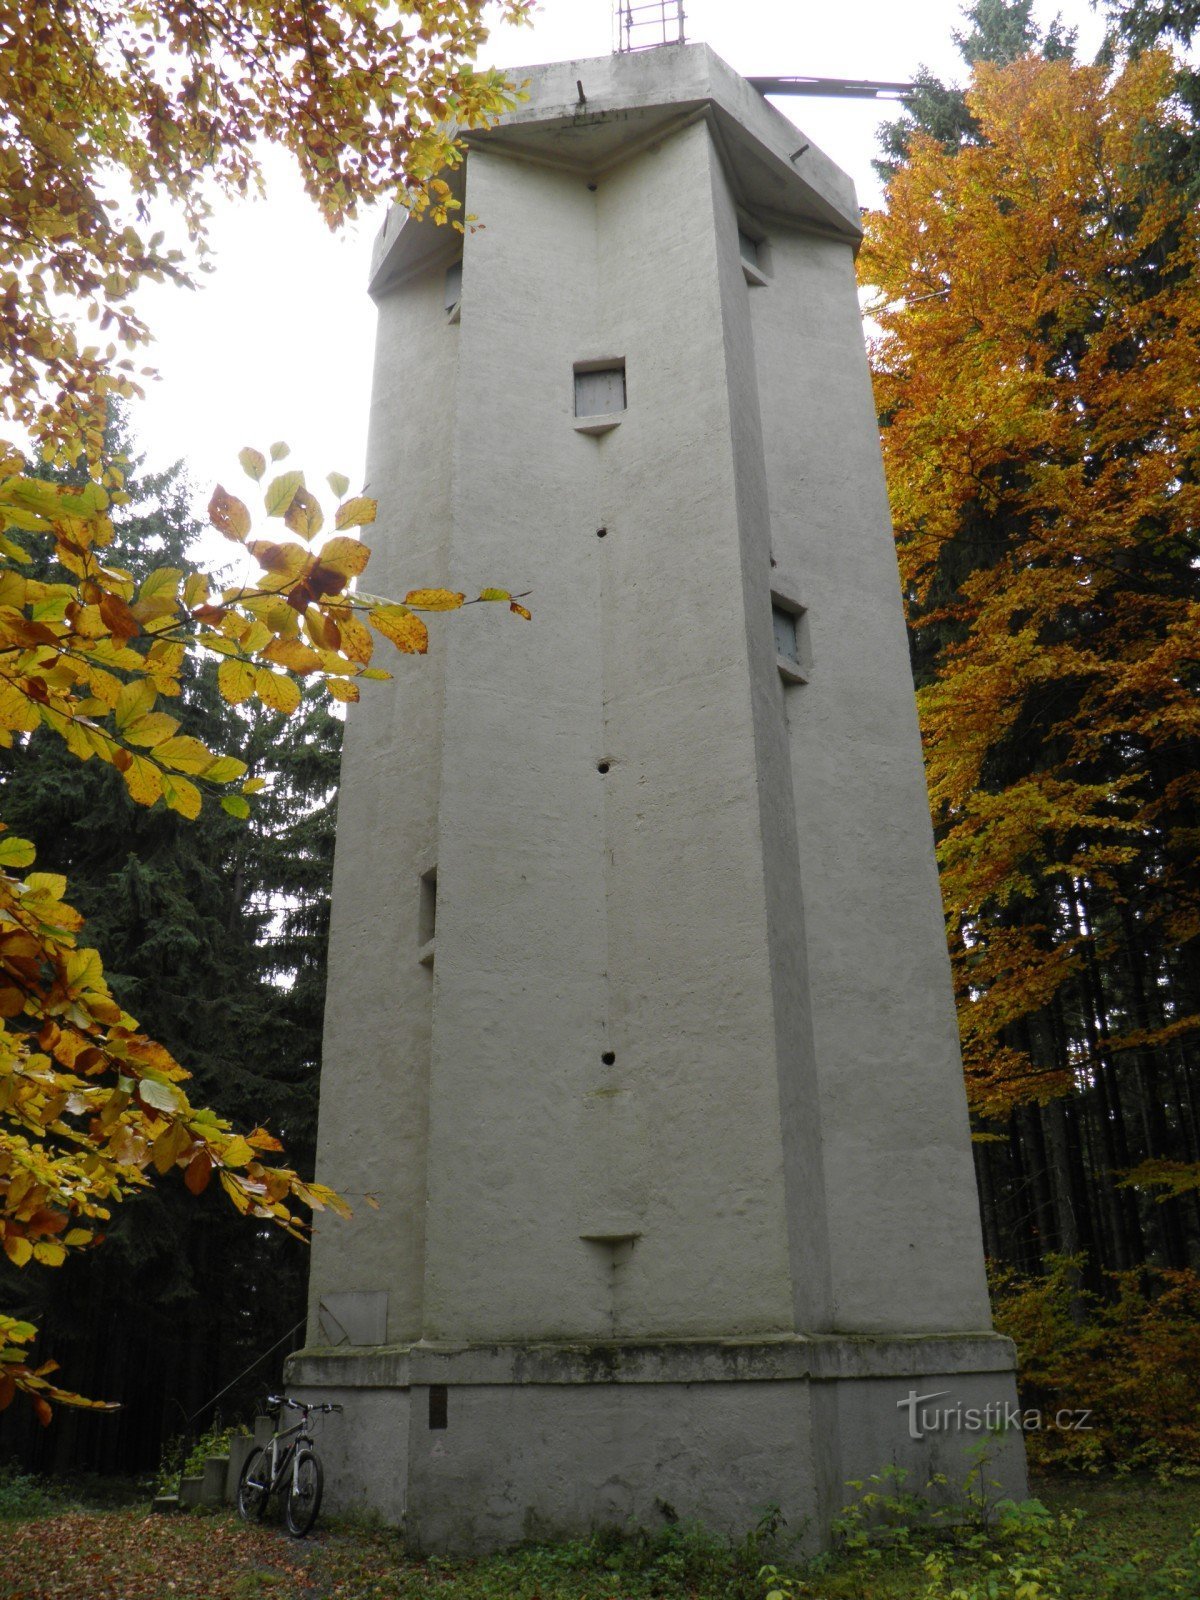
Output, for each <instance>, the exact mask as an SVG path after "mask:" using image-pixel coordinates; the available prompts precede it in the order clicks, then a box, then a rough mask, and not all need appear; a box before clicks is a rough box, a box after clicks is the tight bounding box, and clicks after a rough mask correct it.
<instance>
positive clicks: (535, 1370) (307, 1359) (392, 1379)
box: [286, 1333, 1015, 1389]
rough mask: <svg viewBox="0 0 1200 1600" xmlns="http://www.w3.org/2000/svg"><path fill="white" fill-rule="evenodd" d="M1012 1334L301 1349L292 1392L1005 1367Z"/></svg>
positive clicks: (933, 1373) (290, 1368)
mask: <svg viewBox="0 0 1200 1600" xmlns="http://www.w3.org/2000/svg"><path fill="white" fill-rule="evenodd" d="M1014 1362H1015V1352H1014V1348H1013V1343H1012V1340H1011V1339H1006V1338H1004V1337H1003V1336H1001V1335H1000V1334H995V1333H944V1334H911V1335H904V1336H895V1335H872V1334H809V1335H804V1334H780V1335H777V1336H775V1337H767V1338H759V1339H753V1338H747V1339H660V1340H645V1339H637V1340H634V1339H628V1340H625V1339H605V1340H596V1341H594V1342H588V1341H585V1340H562V1341H557V1340H538V1341H537V1342H529V1343H511V1344H503V1343H501V1344H458V1343H454V1344H451V1343H437V1342H428V1341H420V1342H418V1343H416V1344H406V1345H380V1346H373V1347H363V1346H350V1347H347V1346H339V1347H338V1348H336V1349H320V1348H313V1349H307V1350H300V1351H297V1353H296V1354H295V1355H293V1356H290V1357H289V1358H288V1363H287V1369H286V1379H287V1384H288V1387H289V1389H308V1388H313V1389H327V1388H350V1389H360V1388H361V1389H378V1388H409V1387H411V1386H413V1385H417V1386H423V1385H426V1384H431V1383H445V1384H511V1383H518V1384H520V1383H534V1384H577V1383H584V1384H594V1383H721V1382H726V1383H732V1382H741V1383H746V1382H778V1381H779V1380H788V1379H791V1380H803V1379H810V1380H813V1381H815V1382H822V1381H832V1380H836V1379H845V1378H913V1377H938V1376H949V1375H952V1374H962V1373H978V1372H1001V1373H1010V1372H1011V1371H1012V1369H1013V1365H1014Z"/></svg>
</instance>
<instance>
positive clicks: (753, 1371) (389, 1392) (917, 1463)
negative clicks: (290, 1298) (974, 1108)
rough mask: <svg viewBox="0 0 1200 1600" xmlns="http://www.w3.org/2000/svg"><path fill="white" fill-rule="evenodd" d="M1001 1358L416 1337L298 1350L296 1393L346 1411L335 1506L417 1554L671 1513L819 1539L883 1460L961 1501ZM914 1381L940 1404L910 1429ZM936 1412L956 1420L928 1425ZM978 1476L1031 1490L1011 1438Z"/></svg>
mask: <svg viewBox="0 0 1200 1600" xmlns="http://www.w3.org/2000/svg"><path fill="white" fill-rule="evenodd" d="M1012 1364H1013V1353H1012V1346H1011V1344H1010V1343H1009V1342H1008V1341H1007V1340H1006V1339H1002V1338H999V1337H997V1336H995V1335H981V1336H977V1337H974V1338H964V1337H961V1336H956V1337H950V1338H946V1339H930V1338H926V1339H920V1340H902V1339H871V1338H867V1339H838V1338H817V1339H805V1338H797V1337H792V1338H778V1339H769V1340H676V1341H664V1342H658V1343H646V1344H639V1343H635V1342H622V1343H611V1342H610V1343H597V1344H591V1345H588V1344H581V1343H542V1344H521V1345H468V1346H461V1347H457V1348H453V1347H449V1346H444V1347H438V1346H434V1345H413V1346H408V1347H401V1348H395V1349H388V1348H383V1349H378V1350H370V1351H367V1350H364V1351H357V1352H338V1351H327V1352H320V1351H308V1352H306V1353H304V1354H302V1355H300V1356H298V1357H296V1358H294V1359H293V1362H292V1365H291V1369H290V1387H291V1390H292V1392H294V1393H295V1394H296V1395H297V1396H301V1397H308V1396H310V1395H312V1396H315V1395H317V1394H320V1395H322V1396H328V1395H335V1396H336V1397H337V1399H338V1400H339V1401H340V1402H341V1403H342V1404H343V1406H344V1407H345V1412H344V1414H343V1416H342V1418H341V1419H340V1421H339V1423H338V1425H336V1426H334V1427H331V1428H329V1429H327V1430H326V1431H325V1433H324V1434H323V1436H322V1439H321V1444H320V1448H321V1454H322V1457H323V1458H324V1461H325V1464H326V1489H327V1495H328V1499H329V1504H330V1505H331V1507H333V1508H335V1509H339V1510H349V1509H352V1508H356V1507H357V1508H359V1509H361V1508H363V1506H364V1504H365V1505H366V1506H367V1507H369V1508H370V1509H371V1510H372V1511H374V1512H376V1513H377V1514H378V1515H380V1516H381V1517H383V1518H384V1519H385V1520H386V1521H388V1522H390V1523H393V1524H395V1525H397V1526H402V1527H403V1528H404V1530H405V1532H406V1534H407V1535H408V1537H409V1539H410V1540H411V1542H412V1544H413V1545H414V1546H415V1547H416V1548H418V1549H429V1550H438V1551H456V1552H466V1551H481V1550H494V1549H499V1548H503V1547H504V1546H506V1545H510V1544H514V1543H517V1542H519V1541H521V1540H527V1539H558V1538H570V1537H579V1536H583V1535H587V1534H589V1533H591V1532H594V1531H595V1530H597V1529H599V1528H608V1527H615V1528H621V1529H629V1528H634V1527H648V1528H653V1527H655V1526H661V1525H662V1524H663V1522H664V1520H666V1521H675V1520H676V1519H679V1520H682V1521H684V1522H692V1521H695V1522H700V1523H703V1524H704V1525H705V1526H707V1527H709V1528H711V1529H713V1530H714V1531H718V1532H723V1533H728V1534H731V1535H734V1536H738V1535H741V1534H745V1533H746V1532H748V1531H749V1530H751V1529H752V1528H753V1527H754V1526H755V1525H756V1524H757V1523H758V1521H759V1520H760V1518H761V1517H762V1516H763V1515H764V1513H765V1512H767V1511H768V1510H769V1509H770V1508H772V1507H775V1506H777V1507H778V1508H779V1510H780V1511H781V1512H782V1513H783V1516H784V1519H785V1522H784V1526H785V1527H786V1529H787V1534H788V1537H789V1538H797V1539H799V1540H800V1542H801V1545H802V1546H803V1547H805V1548H808V1549H810V1550H811V1549H815V1548H818V1547H819V1546H820V1545H821V1544H822V1542H823V1541H824V1538H825V1536H826V1535H827V1533H828V1524H829V1519H830V1517H831V1516H834V1515H836V1514H837V1512H838V1511H839V1510H840V1509H841V1508H842V1506H843V1504H844V1503H845V1502H846V1500H847V1498H848V1494H847V1491H846V1490H845V1487H844V1486H845V1483H846V1480H847V1479H851V1478H865V1477H867V1476H868V1475H869V1474H871V1473H872V1472H878V1471H879V1470H880V1468H881V1467H883V1466H888V1465H892V1466H896V1467H899V1468H901V1469H902V1470H903V1471H904V1472H905V1473H906V1478H905V1487H906V1488H907V1489H909V1490H914V1491H918V1492H919V1491H920V1490H921V1489H922V1488H923V1487H924V1486H925V1485H926V1483H928V1482H929V1481H930V1480H931V1479H934V1478H935V1477H936V1478H940V1477H944V1478H946V1479H947V1480H948V1483H947V1484H946V1485H945V1486H944V1487H941V1488H939V1489H938V1490H937V1491H935V1499H936V1500H939V1501H942V1502H945V1501H954V1500H957V1501H959V1502H961V1501H962V1499H963V1488H964V1481H965V1475H966V1472H967V1471H968V1470H969V1463H968V1458H967V1457H966V1455H965V1452H964V1446H970V1445H972V1444H978V1443H979V1441H980V1440H981V1439H982V1438H983V1437H984V1422H985V1413H986V1410H987V1408H988V1407H991V1408H992V1411H993V1415H995V1414H996V1412H997V1411H998V1410H1000V1409H1002V1408H1003V1406H1004V1404H1005V1402H1009V1401H1012V1400H1015V1395H1014V1393H1013V1388H1012V1382H1011V1370H1012ZM914 1384H915V1385H916V1386H917V1389H918V1390H919V1392H920V1394H921V1395H923V1396H926V1397H928V1396H929V1395H931V1394H936V1395H937V1396H938V1398H937V1400H936V1401H934V1400H930V1399H926V1401H925V1404H924V1405H923V1406H921V1407H920V1408H919V1410H918V1412H917V1415H916V1424H917V1426H916V1428H914V1427H913V1426H911V1425H910V1424H911V1422H912V1420H913V1407H912V1406H911V1404H910V1403H909V1399H910V1396H911V1395H912V1393H913V1388H914ZM934 1408H936V1410H937V1412H938V1415H939V1417H944V1418H946V1419H947V1420H946V1421H945V1422H944V1423H943V1424H942V1425H941V1426H938V1427H935V1428H934V1429H933V1430H932V1431H928V1432H925V1430H924V1429H922V1428H921V1426H920V1424H921V1419H922V1417H923V1416H926V1415H927V1414H928V1412H929V1411H931V1410H933V1409H934ZM976 1413H978V1414H979V1418H978V1421H977V1422H976V1423H975V1425H974V1426H972V1417H973V1416H974V1414H976ZM915 1432H922V1433H924V1437H920V1438H918V1437H914V1433H915ZM364 1460H369V1461H372V1462H373V1463H374V1470H373V1472H372V1473H371V1474H370V1475H369V1476H367V1477H365V1478H363V1477H361V1476H360V1472H359V1467H360V1464H361V1462H363V1461H364ZM988 1477H989V1479H993V1480H995V1481H996V1485H997V1486H996V1487H995V1488H994V1489H993V1490H992V1491H991V1492H992V1493H993V1494H994V1495H995V1496H997V1497H998V1496H999V1495H1002V1494H1013V1495H1015V1494H1020V1493H1022V1492H1023V1486H1024V1457H1023V1452H1022V1449H1021V1444H1020V1440H1019V1437H1017V1436H1013V1435H1008V1436H1003V1435H1001V1436H998V1437H996V1438H995V1439H994V1440H993V1441H992V1445H991V1447H990V1460H989V1467H988Z"/></svg>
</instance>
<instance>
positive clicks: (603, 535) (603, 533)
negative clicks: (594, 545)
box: [596, 528, 608, 539]
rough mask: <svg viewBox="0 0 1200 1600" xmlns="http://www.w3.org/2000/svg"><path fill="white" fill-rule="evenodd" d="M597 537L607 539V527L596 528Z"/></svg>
mask: <svg viewBox="0 0 1200 1600" xmlns="http://www.w3.org/2000/svg"><path fill="white" fill-rule="evenodd" d="M596 537H597V539H607V538H608V529H607V528H597V529H596Z"/></svg>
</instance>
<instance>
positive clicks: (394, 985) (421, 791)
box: [309, 235, 459, 1342]
mask: <svg viewBox="0 0 1200 1600" xmlns="http://www.w3.org/2000/svg"><path fill="white" fill-rule="evenodd" d="M446 246H447V248H448V249H449V250H451V251H453V250H454V248H455V247H454V243H453V240H452V238H451V237H450V236H449V235H448V236H447V240H446ZM443 277H444V266H443V265H438V266H436V267H435V268H433V269H432V270H428V271H426V272H425V273H423V274H422V275H421V276H420V277H419V278H417V279H416V280H414V281H411V282H409V283H407V284H405V285H404V286H403V288H402V289H401V290H399V291H395V292H393V293H391V294H389V295H387V296H386V297H385V298H384V299H383V300H382V302H381V304H380V307H379V328H378V335H377V344H376V355H375V380H374V390H373V396H374V398H373V404H372V411H371V435H370V441H369V446H368V460H367V473H366V481H367V486H368V489H369V492H370V493H371V494H373V495H374V496H376V497H377V498H378V501H379V516H378V521H377V522H376V523H375V524H374V525H373V526H371V527H370V528H367V529H365V530H364V533H365V541H366V543H367V544H369V545H370V546H371V550H372V556H371V562H370V565H369V566H368V568H367V573H366V575H365V577H364V579H363V586H364V587H365V588H367V589H369V590H370V591H371V592H373V593H382V594H388V595H399V596H401V597H402V596H403V595H404V593H405V592H406V591H407V590H408V589H409V588H411V587H413V586H415V585H416V584H422V585H425V584H436V583H440V582H442V581H444V580H445V579H446V577H447V575H448V567H447V560H448V549H449V543H450V503H451V473H450V462H451V458H450V454H449V451H448V449H447V448H446V442H447V441H448V440H449V439H450V438H451V436H452V432H453V426H454V396H455V380H456V372H457V363H458V338H459V330H458V328H457V327H455V326H453V325H450V324H448V323H447V321H446V315H445V312H444V309H443V305H442V299H443ZM417 374H419V378H418V377H417V376H416V375H417ZM450 626H454V623H453V622H451V624H450ZM445 630H446V623H445V621H443V620H439V619H436V618H435V619H431V629H430V632H431V647H430V653H429V655H428V656H426V657H423V658H422V657H414V656H400V655H398V653H397V652H396V651H395V650H394V649H392V647H391V646H390V645H389V644H387V643H385V642H383V641H379V642H377V644H376V658H377V664H380V665H384V666H386V667H388V668H389V669H390V670H392V671H393V672H394V673H395V678H394V681H393V682H391V683H388V684H367V685H365V686H364V688H365V693H364V694H363V697H362V700H361V701H360V702H359V703H358V704H357V705H354V706H351V707H350V708H349V714H348V717H347V725H346V739H345V749H344V754H343V757H342V783H341V791H340V796H339V801H338V843H337V852H336V857H335V862H334V884H333V922H332V928H331V933H330V947H329V989H328V996H327V1000H326V1014H325V1040H324V1055H323V1065H322V1074H321V1117H320V1139H319V1144H318V1155H317V1161H318V1171H319V1173H320V1175H321V1178H322V1180H323V1181H324V1182H327V1183H332V1184H333V1185H334V1186H335V1187H336V1188H338V1189H339V1190H341V1191H342V1192H343V1193H344V1194H346V1195H347V1196H348V1197H349V1198H350V1201H351V1204H352V1205H353V1207H354V1210H355V1216H354V1220H353V1221H352V1222H350V1223H344V1222H340V1221H337V1220H336V1219H330V1220H326V1221H321V1220H319V1219H318V1223H317V1229H316V1236H315V1238H314V1242H313V1262H312V1272H311V1279H310V1291H311V1293H310V1301H311V1305H310V1323H309V1339H310V1341H314V1342H319V1341H318V1334H317V1326H316V1307H317V1302H318V1300H319V1299H320V1296H321V1295H322V1294H324V1293H327V1292H338V1291H351V1290H367V1291H379V1290H385V1291H387V1293H388V1296H389V1317H388V1336H389V1338H391V1339H394V1340H395V1339H406V1338H416V1337H419V1335H420V1331H421V1292H422V1282H423V1262H424V1212H425V1137H426V1129H425V1122H426V1111H427V1088H428V1074H429V1032H430V1020H431V1000H432V981H433V980H432V977H431V974H430V970H429V968H428V967H426V966H422V965H420V964H419V963H418V961H417V953H418V926H417V916H418V903H419V900H418V878H419V875H420V873H421V872H422V871H424V870H425V869H426V868H427V867H428V866H429V865H432V864H433V863H434V862H435V861H436V858H437V810H438V793H439V785H440V775H441V698H442V679H443V673H444V663H445V656H444V637H445ZM364 1194H371V1195H374V1196H375V1197H376V1198H377V1199H378V1201H379V1206H380V1209H379V1210H378V1211H374V1210H372V1209H371V1208H370V1207H369V1206H367V1205H366V1204H365V1202H364V1201H363V1200H362V1198H361V1196H363V1195H364Z"/></svg>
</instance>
